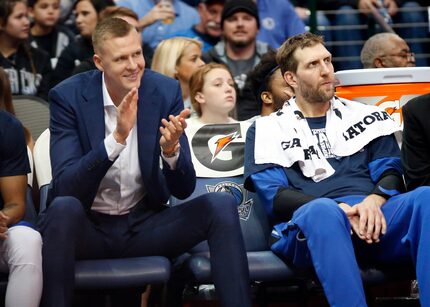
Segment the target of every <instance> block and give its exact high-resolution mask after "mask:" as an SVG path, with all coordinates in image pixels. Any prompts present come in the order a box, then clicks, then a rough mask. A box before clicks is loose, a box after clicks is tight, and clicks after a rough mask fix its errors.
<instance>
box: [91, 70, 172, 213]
mask: <svg viewBox="0 0 430 307" xmlns="http://www.w3.org/2000/svg"><path fill="white" fill-rule="evenodd" d="M102 88H103V104H104V120H105V139H104V144H105V148H106V152H107V155H108V158H109V160H111V161H114V160H115V159H116V161H115V162H114V164H113V165H112V166H111V167H110V168H109V170H108V171H107V173H106V175H105V177H104V178H103V179H102V181H101V182H100V186H99V189H98V191H97V195H96V197H95V199H94V203H93V205H92V207H91V209H92V210H95V211H98V212H100V213H104V214H110V215H123V214H127V213H129V212H130V210H131V209H132V208H133V207H134V206H135V205H136V204H137V203H138V202H139V201H140V200H141V199H142V198H143V197H144V196H145V194H146V190H145V187H144V185H143V180H142V175H141V172H140V164H139V155H138V142H137V128H136V123H135V124H134V127H133V128H132V129H131V131H130V133H129V135H128V137H127V139H126V143H125V145H123V144H120V143H117V142H116V140H115V138H114V137H113V132H114V130H115V128H116V124H117V107H116V106H115V104H114V103H113V101H112V99H111V97H110V95H109V93H108V91H107V88H106V83H105V78H104V74H103V85H102ZM163 159H164V160H165V161H166V162H167V163H168V165H169V166H170V168H171V169H174V168H175V167H176V162H177V159H178V156H175V157H172V158H165V157H163Z"/></svg>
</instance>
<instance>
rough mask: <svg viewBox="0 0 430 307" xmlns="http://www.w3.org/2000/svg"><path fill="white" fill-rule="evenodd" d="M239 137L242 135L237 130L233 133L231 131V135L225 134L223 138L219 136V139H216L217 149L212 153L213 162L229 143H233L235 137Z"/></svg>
mask: <svg viewBox="0 0 430 307" xmlns="http://www.w3.org/2000/svg"><path fill="white" fill-rule="evenodd" d="M238 137H240V133H238V132H237V131H236V132H233V133H231V134H229V135H227V136H225V137H221V138H219V139H218V140H216V141H215V144H216V149H215V152H214V153H213V155H212V161H211V162H213V161H214V160H215V159H216V157H217V155H218V154H219V153H220V152H221V151H222V150H223V149H224V148H226V147H227V146H228V144H230V143H231V141H233V140H234V139H236V138H238Z"/></svg>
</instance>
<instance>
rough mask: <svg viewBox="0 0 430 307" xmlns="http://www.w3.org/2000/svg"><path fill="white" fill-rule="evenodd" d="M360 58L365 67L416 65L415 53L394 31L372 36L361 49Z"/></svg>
mask: <svg viewBox="0 0 430 307" xmlns="http://www.w3.org/2000/svg"><path fill="white" fill-rule="evenodd" d="M360 59H361V63H362V64H363V68H384V67H385V68H386V67H415V54H414V53H413V52H411V49H409V46H408V44H406V42H405V40H404V39H402V38H401V37H400V36H398V35H397V34H394V33H378V34H375V35H373V36H371V37H370V38H369V39H368V40H367V41H366V42H365V43H364V46H363V49H361V54H360Z"/></svg>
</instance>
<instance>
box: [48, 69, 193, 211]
mask: <svg viewBox="0 0 430 307" xmlns="http://www.w3.org/2000/svg"><path fill="white" fill-rule="evenodd" d="M49 102H50V112H51V122H50V132H51V147H50V155H51V164H52V175H53V180H52V182H51V189H50V199H53V198H54V197H56V196H73V197H76V198H77V199H79V200H80V201H81V203H82V205H83V206H84V207H85V209H87V210H89V209H90V208H91V205H92V203H93V201H94V198H95V196H96V194H97V190H98V187H99V185H100V182H101V180H102V179H103V177H104V176H105V175H106V172H107V171H108V169H109V168H110V167H111V165H112V164H113V162H112V161H110V160H109V159H108V156H107V153H106V149H105V146H104V142H103V140H104V138H105V121H104V108H103V94H102V74H101V72H100V71H94V70H93V71H89V72H86V73H82V74H78V75H75V76H73V77H71V78H69V79H67V80H65V81H63V82H62V83H60V84H58V85H57V86H56V87H54V88H53V89H52V90H51V91H50V92H49ZM182 109H183V102H182V96H181V91H180V87H179V83H178V82H177V81H176V80H174V79H171V78H168V77H165V76H163V75H160V74H158V73H155V72H153V71H151V70H145V72H144V75H143V77H142V81H141V86H140V88H139V101H138V114H137V137H138V151H139V163H140V169H141V174H142V179H143V182H144V185H145V189H146V191H147V196H146V198H145V203H146V204H149V205H150V207H152V208H154V209H156V208H157V207H160V206H161V205H162V204H165V203H166V202H167V200H168V198H169V197H170V194H173V195H174V196H175V197H177V198H180V199H183V198H186V197H188V196H189V195H190V194H191V193H192V192H193V190H194V187H195V171H194V167H193V164H192V162H191V155H190V149H189V146H188V141H187V138H186V136H185V134H183V135H182V136H181V138H180V144H181V149H180V155H179V159H178V161H177V166H176V169H175V170H170V168H169V166H168V165H167V164H166V163H165V162H163V167H162V168H160V163H159V159H160V151H161V149H160V144H159V140H160V132H159V127H160V125H161V119H162V118H166V119H167V118H168V116H169V115H170V114H173V115H177V114H179V113H180V111H181V110H182Z"/></svg>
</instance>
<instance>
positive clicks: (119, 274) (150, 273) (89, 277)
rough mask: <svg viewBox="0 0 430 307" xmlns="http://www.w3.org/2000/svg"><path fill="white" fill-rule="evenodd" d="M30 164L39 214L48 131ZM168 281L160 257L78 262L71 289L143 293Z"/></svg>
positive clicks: (47, 177)
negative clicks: (120, 290) (33, 171)
mask: <svg viewBox="0 0 430 307" xmlns="http://www.w3.org/2000/svg"><path fill="white" fill-rule="evenodd" d="M34 162H35V169H36V176H37V181H38V183H39V189H40V212H42V211H43V210H44V209H45V208H46V200H47V194H48V187H49V183H50V181H51V176H52V175H51V164H50V160H49V130H48V129H47V130H45V131H44V132H43V133H42V134H41V135H40V137H39V138H38V139H37V141H36V144H35V147H34ZM169 277H170V260H169V259H167V258H165V257H161V256H148V257H135V258H121V259H97V260H78V261H76V264H75V288H76V289H78V290H112V289H126V288H133V289H144V288H145V286H146V285H148V284H165V283H166V282H167V280H168V279H169Z"/></svg>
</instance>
